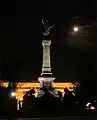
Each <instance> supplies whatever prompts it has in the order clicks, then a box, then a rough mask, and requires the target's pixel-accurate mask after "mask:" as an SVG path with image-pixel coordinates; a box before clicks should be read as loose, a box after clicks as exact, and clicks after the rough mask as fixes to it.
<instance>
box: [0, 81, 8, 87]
mask: <svg viewBox="0 0 97 120" xmlns="http://www.w3.org/2000/svg"><path fill="white" fill-rule="evenodd" d="M8 84H9V82H1V81H0V86H3V87H5V88H7V87H8Z"/></svg>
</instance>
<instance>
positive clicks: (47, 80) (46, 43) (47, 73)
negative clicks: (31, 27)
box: [38, 20, 55, 96]
mask: <svg viewBox="0 0 97 120" xmlns="http://www.w3.org/2000/svg"><path fill="white" fill-rule="evenodd" d="M42 24H43V27H44V30H45V31H44V32H43V35H44V36H46V37H48V36H49V34H50V30H51V28H52V27H53V26H54V25H49V24H48V20H46V21H45V22H44V20H42ZM50 45H51V40H43V41H42V46H43V63H42V73H41V76H40V77H39V78H38V81H39V82H40V90H41V91H40V90H39V91H38V96H42V95H43V94H45V92H44V90H42V89H41V88H44V87H45V88H46V89H47V90H48V92H50V93H51V94H53V95H55V90H54V88H53V85H52V83H53V81H54V80H55V77H53V76H52V72H51V60H50Z"/></svg>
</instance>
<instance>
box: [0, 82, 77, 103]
mask: <svg viewBox="0 0 97 120" xmlns="http://www.w3.org/2000/svg"><path fill="white" fill-rule="evenodd" d="M8 84H9V82H0V85H1V86H3V87H8ZM52 85H53V86H54V88H55V89H56V90H58V91H61V92H62V95H64V88H68V89H69V90H70V91H73V88H74V87H76V85H75V83H71V82H54V83H52ZM32 88H34V89H35V91H36V90H37V89H39V88H40V83H39V82H37V81H36V82H19V83H17V86H16V91H15V95H16V99H17V100H19V101H22V100H23V96H24V94H25V93H26V92H27V91H29V90H31V89H32ZM35 95H36V94H35Z"/></svg>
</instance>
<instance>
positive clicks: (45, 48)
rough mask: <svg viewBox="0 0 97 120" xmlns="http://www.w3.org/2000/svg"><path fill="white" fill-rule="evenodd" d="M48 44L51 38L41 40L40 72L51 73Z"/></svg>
mask: <svg viewBox="0 0 97 120" xmlns="http://www.w3.org/2000/svg"><path fill="white" fill-rule="evenodd" d="M50 45H51V40H43V42H42V46H43V63H42V74H51V63H50Z"/></svg>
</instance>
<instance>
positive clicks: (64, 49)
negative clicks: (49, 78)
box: [0, 0, 96, 81]
mask: <svg viewBox="0 0 97 120" xmlns="http://www.w3.org/2000/svg"><path fill="white" fill-rule="evenodd" d="M3 4H4V5H3V6H2V5H1V15H0V66H1V68H0V69H1V79H5V80H12V81H16V80H18V81H19V80H31V81H33V80H37V78H38V77H39V75H40V73H41V64H42V45H41V41H42V39H45V38H43V36H42V35H41V29H40V24H41V18H42V17H44V18H46V19H48V20H49V22H50V23H51V24H55V27H54V29H53V31H52V34H51V36H50V39H52V46H51V53H52V67H53V68H52V71H53V74H54V75H55V76H56V81H66V80H68V81H69V80H78V79H79V80H81V79H82V78H83V77H84V72H82V73H81V72H80V71H87V70H88V69H92V67H93V66H92V65H90V63H91V61H92V59H91V58H92V53H91V52H90V51H91V50H89V51H87V50H82V49H79V48H76V46H75V47H74V46H73V47H72V46H69V45H68V40H67V38H68V35H67V34H68V32H69V26H70V24H71V22H72V21H71V18H72V17H75V16H80V18H81V20H80V21H81V22H83V23H89V22H91V21H92V20H93V19H94V18H95V16H96V15H95V12H96V11H95V6H94V3H92V2H91V3H89V1H88V2H83V1H82V0H79V1H78V0H76V1H73V2H72V1H71V0H61V1H59V0H57V1H55V0H54V1H53V2H52V1H50V0H48V1H47V0H43V1H40V2H39V1H37V0H31V1H29V0H28V1H27V0H23V1H20V0H17V1H16V2H13V3H8V4H7V3H6V5H5V3H3ZM79 23H80V22H79ZM85 51H87V52H85ZM89 59H91V61H89ZM89 65H90V66H89ZM82 66H83V67H82ZM88 72H89V71H88ZM85 77H86V78H84V79H88V73H87V75H86V76H85Z"/></svg>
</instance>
